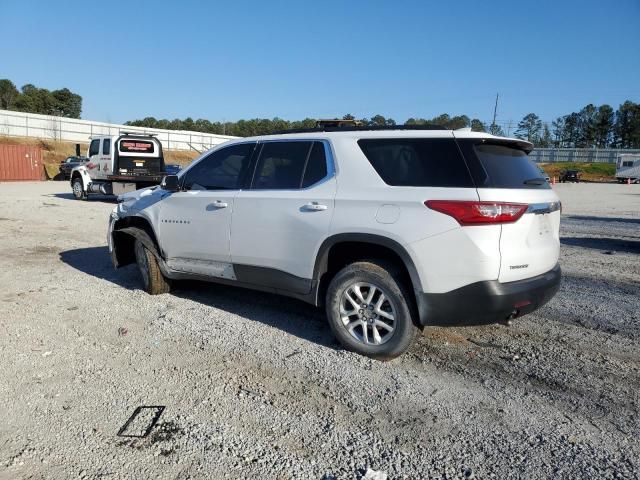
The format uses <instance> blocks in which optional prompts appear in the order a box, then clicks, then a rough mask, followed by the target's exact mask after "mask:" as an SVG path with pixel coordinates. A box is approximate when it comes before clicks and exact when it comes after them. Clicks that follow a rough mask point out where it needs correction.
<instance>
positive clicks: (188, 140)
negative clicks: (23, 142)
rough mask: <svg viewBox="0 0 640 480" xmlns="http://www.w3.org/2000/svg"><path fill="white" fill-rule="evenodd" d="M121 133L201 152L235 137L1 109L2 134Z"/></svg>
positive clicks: (79, 137)
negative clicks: (154, 137)
mask: <svg viewBox="0 0 640 480" xmlns="http://www.w3.org/2000/svg"><path fill="white" fill-rule="evenodd" d="M120 132H139V133H153V134H155V135H157V136H158V140H160V141H161V142H162V146H163V147H164V148H165V149H167V150H197V151H199V152H201V151H204V150H206V149H208V148H211V147H213V146H214V145H218V144H220V143H223V142H226V141H227V140H231V139H233V138H236V137H231V136H229V135H215V134H212V133H201V132H190V131H185V130H162V129H159V128H145V127H130V126H128V125H118V124H115V123H104V122H92V121H90V120H78V119H76V118H66V117H53V116H50V115H38V114H35V113H23V112H13V111H10V110H0V136H8V137H35V138H42V139H49V140H61V141H65V142H75V143H89V137H91V136H93V135H118V134H119V133H120Z"/></svg>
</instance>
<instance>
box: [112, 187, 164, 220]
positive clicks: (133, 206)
mask: <svg viewBox="0 0 640 480" xmlns="http://www.w3.org/2000/svg"><path fill="white" fill-rule="evenodd" d="M164 193H166V192H165V191H164V190H162V188H160V186H158V185H155V186H153V187H147V188H141V189H140V190H135V191H133V192H128V193H123V194H122V195H119V196H118V207H117V211H118V213H119V214H120V216H123V215H124V214H131V213H133V212H139V211H140V210H143V209H145V208H147V207H149V206H150V205H153V204H154V203H156V202H158V201H159V200H161V199H162V198H163V194H164Z"/></svg>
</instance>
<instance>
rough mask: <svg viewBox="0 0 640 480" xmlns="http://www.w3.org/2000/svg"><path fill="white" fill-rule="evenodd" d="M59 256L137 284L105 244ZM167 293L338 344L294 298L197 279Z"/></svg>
mask: <svg viewBox="0 0 640 480" xmlns="http://www.w3.org/2000/svg"><path fill="white" fill-rule="evenodd" d="M60 260H61V261H62V262H64V263H66V264H67V265H69V266H70V267H73V268H75V269H76V270H79V271H81V272H83V273H86V274H87V275H91V276H93V277H97V278H100V279H102V280H107V281H108V282H111V283H113V284H115V285H118V286H120V287H123V288H126V289H128V290H136V289H139V288H140V287H141V281H140V279H139V277H138V271H137V268H136V266H135V265H129V266H127V267H123V268H121V269H118V270H115V269H114V268H113V266H112V264H111V258H110V257H109V251H108V250H107V247H106V246H103V247H88V248H78V249H74V250H66V251H64V252H60ZM170 295H175V296H176V297H179V298H183V299H186V300H191V301H194V302H198V303H201V304H203V305H207V306H209V307H214V308H217V309H220V310H223V311H225V312H228V313H231V314H235V315H239V316H241V317H244V318H248V319H250V320H253V321H256V322H261V323H263V324H265V325H269V326H271V327H273V328H278V329H280V330H282V331H284V332H287V333H289V334H291V335H294V336H296V337H299V338H301V339H303V340H307V341H310V342H314V343H317V344H319V345H322V346H324V347H328V348H332V349H339V348H340V347H339V345H338V343H337V342H336V340H335V339H334V338H333V336H332V335H331V333H330V330H329V327H328V325H327V323H326V319H325V317H324V313H323V311H322V310H321V309H318V308H315V307H313V306H312V305H308V304H306V303H304V302H302V301H299V300H296V299H292V298H288V297H283V296H281V295H275V294H271V293H265V292H259V291H254V290H248V289H244V288H240V287H232V286H227V285H220V284H215V283H208V282H197V281H181V282H176V283H175V285H174V288H173V289H172V293H171V294H170Z"/></svg>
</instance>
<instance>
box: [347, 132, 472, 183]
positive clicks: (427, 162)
mask: <svg viewBox="0 0 640 480" xmlns="http://www.w3.org/2000/svg"><path fill="white" fill-rule="evenodd" d="M358 145H359V146H360V149H361V150H362V152H363V153H364V155H365V156H366V157H367V160H369V163H371V166H373V168H374V169H375V171H376V172H377V173H378V175H380V178H382V180H383V181H384V182H385V183H386V184H387V185H392V186H398V187H473V186H474V185H473V181H472V180H471V176H470V174H469V170H468V169H467V166H466V165H465V162H464V158H463V157H462V155H461V154H460V150H459V149H458V147H457V145H456V143H455V140H454V139H453V138H450V139H449V138H437V139H436V138H386V139H372V140H369V139H362V140H359V141H358Z"/></svg>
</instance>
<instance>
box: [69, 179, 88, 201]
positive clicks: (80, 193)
mask: <svg viewBox="0 0 640 480" xmlns="http://www.w3.org/2000/svg"><path fill="white" fill-rule="evenodd" d="M71 188H72V190H73V196H74V197H75V199H76V200H86V199H87V194H86V193H84V186H83V185H82V179H81V178H80V177H76V178H74V180H73V182H72V183H71Z"/></svg>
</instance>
